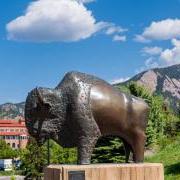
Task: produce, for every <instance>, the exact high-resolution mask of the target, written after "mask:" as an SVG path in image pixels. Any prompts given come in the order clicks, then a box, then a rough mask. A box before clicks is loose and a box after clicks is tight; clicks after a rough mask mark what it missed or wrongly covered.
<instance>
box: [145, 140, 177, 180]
mask: <svg viewBox="0 0 180 180" xmlns="http://www.w3.org/2000/svg"><path fill="white" fill-rule="evenodd" d="M146 161H147V162H159V163H163V165H164V170H165V180H180V137H177V138H176V140H175V141H174V142H173V143H172V142H171V143H168V142H167V145H166V146H165V147H164V148H161V150H160V151H159V152H158V153H157V154H156V155H154V156H153V157H150V158H147V159H146Z"/></svg>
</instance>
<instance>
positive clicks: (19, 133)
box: [0, 132, 28, 136]
mask: <svg viewBox="0 0 180 180" xmlns="http://www.w3.org/2000/svg"><path fill="white" fill-rule="evenodd" d="M22 135H26V136H28V133H26V132H0V136H22Z"/></svg>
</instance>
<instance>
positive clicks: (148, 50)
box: [141, 46, 162, 56]
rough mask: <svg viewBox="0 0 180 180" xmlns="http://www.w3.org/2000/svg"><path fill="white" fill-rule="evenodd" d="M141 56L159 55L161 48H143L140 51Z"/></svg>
mask: <svg viewBox="0 0 180 180" xmlns="http://www.w3.org/2000/svg"><path fill="white" fill-rule="evenodd" d="M141 52H142V54H143V55H152V56H154V55H159V54H161V52H162V48H161V47H157V46H154V47H144V48H143V49H142V50H141Z"/></svg>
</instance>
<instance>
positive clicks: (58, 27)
mask: <svg viewBox="0 0 180 180" xmlns="http://www.w3.org/2000/svg"><path fill="white" fill-rule="evenodd" d="M81 2H82V1H81ZM83 2H87V0H86V1H83ZM89 2H90V1H89ZM107 26H108V23H104V22H96V19H95V18H94V17H93V15H92V12H91V11H89V10H87V8H86V7H85V6H84V5H83V4H82V3H78V2H77V1H75V0H38V1H34V2H32V3H30V4H29V6H28V8H27V10H26V12H25V14H24V15H22V16H20V17H17V18H16V19H14V20H13V21H11V22H10V23H8V24H7V32H8V39H10V40H19V41H32V42H52V41H78V40H81V39H85V38H88V37H90V36H92V35H93V34H94V33H96V32H97V31H100V30H101V29H102V28H104V27H107Z"/></svg>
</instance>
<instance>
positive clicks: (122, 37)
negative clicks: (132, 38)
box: [113, 35, 126, 42]
mask: <svg viewBox="0 0 180 180" xmlns="http://www.w3.org/2000/svg"><path fill="white" fill-rule="evenodd" d="M113 41H122V42H125V41H126V36H120V35H115V36H114V37H113Z"/></svg>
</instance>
